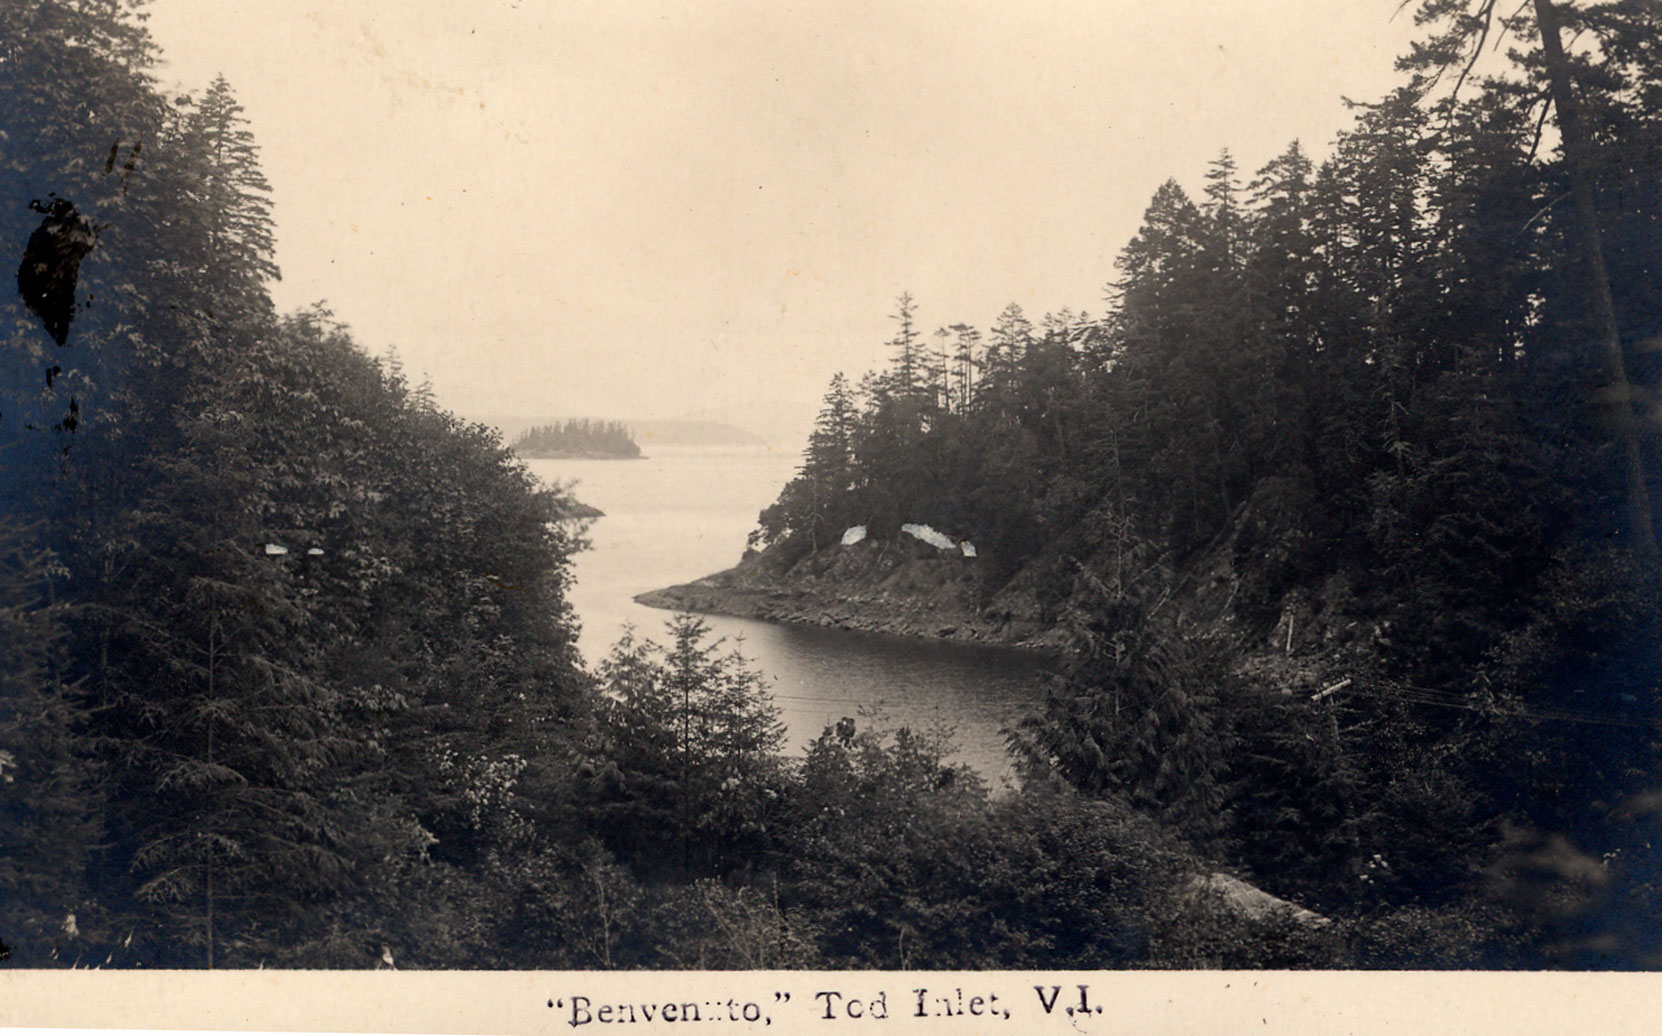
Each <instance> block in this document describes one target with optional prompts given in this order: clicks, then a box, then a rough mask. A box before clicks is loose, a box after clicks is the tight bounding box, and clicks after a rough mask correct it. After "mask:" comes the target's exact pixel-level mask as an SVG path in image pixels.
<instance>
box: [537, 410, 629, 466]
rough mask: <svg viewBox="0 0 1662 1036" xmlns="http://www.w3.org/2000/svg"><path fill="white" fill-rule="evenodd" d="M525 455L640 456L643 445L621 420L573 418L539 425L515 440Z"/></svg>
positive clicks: (621, 457) (624, 457) (623, 457)
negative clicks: (561, 422) (640, 444)
mask: <svg viewBox="0 0 1662 1036" xmlns="http://www.w3.org/2000/svg"><path fill="white" fill-rule="evenodd" d="M513 449H514V452H515V453H517V454H519V455H520V456H521V457H615V458H619V459H629V458H634V457H639V456H640V455H641V448H640V446H639V445H638V444H637V443H636V442H635V437H634V436H632V435H630V434H629V429H628V428H627V427H625V426H624V425H623V424H621V423H619V422H617V421H590V420H588V419H587V418H571V419H569V420H567V421H565V422H564V423H563V424H545V425H538V426H537V427H535V428H529V429H526V431H525V433H524V434H522V435H521V436H520V437H519V438H517V439H515V440H514V446H513Z"/></svg>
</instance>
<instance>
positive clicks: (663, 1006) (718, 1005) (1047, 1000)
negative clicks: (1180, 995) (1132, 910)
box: [548, 985, 1102, 1029]
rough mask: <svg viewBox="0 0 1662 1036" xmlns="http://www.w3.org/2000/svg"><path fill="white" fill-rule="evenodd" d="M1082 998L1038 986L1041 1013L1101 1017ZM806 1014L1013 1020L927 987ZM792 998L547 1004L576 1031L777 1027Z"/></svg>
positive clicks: (997, 1003)
mask: <svg viewBox="0 0 1662 1036" xmlns="http://www.w3.org/2000/svg"><path fill="white" fill-rule="evenodd" d="M1073 988H1074V989H1077V990H1078V995H1077V997H1074V996H1073V995H1072V994H1071V992H1070V995H1069V996H1068V997H1066V998H1064V996H1063V987H1062V986H1059V985H1053V986H1033V987H1032V989H1033V992H1034V994H1036V997H1037V1006H1038V1008H1039V1010H1040V1012H1041V1013H1042V1014H1045V1015H1060V1016H1066V1017H1068V1018H1078V1017H1080V1016H1085V1015H1093V1014H1101V1013H1102V1008H1101V1006H1099V1005H1096V1004H1093V1003H1091V996H1090V987H1089V986H1086V985H1079V986H1075V987H1073ZM798 1003H799V1004H801V1005H802V1007H801V1009H804V1010H809V1011H810V1012H811V1016H812V1017H814V1018H817V1019H819V1020H821V1021H886V1020H888V1019H889V1018H891V1017H908V1018H997V1019H1000V1020H1003V1021H1008V1020H1009V1019H1010V1017H1011V1008H1010V1004H1011V1000H1010V999H1009V998H1008V997H1005V996H1002V995H1000V994H999V993H995V992H990V991H989V992H977V991H970V992H965V991H964V989H963V988H962V987H954V988H953V989H950V990H944V989H930V988H927V987H922V988H914V989H911V990H908V991H907V992H906V993H905V994H903V995H898V996H896V997H895V998H894V1006H893V1010H894V1011H895V1012H897V1013H896V1014H892V1015H891V1013H890V1011H891V1007H890V998H889V991H888V990H886V989H880V990H877V991H875V992H869V993H861V994H855V993H847V992H844V991H842V990H838V989H822V990H819V991H818V992H816V993H814V994H813V995H812V997H811V998H810V999H809V1000H808V1001H798ZM790 1005H791V994H790V993H788V992H776V993H774V994H773V999H772V1002H771V1003H770V1004H768V1005H767V1007H764V1006H763V1004H761V1003H758V1002H756V1001H754V1000H739V999H736V998H730V999H726V1000H680V1001H672V1000H652V1001H632V1002H630V1001H625V1002H613V1001H607V1002H598V1001H596V1000H595V999H594V998H592V997H587V996H581V995H576V994H573V995H568V996H563V997H557V998H552V999H550V1000H549V1001H548V1007H549V1008H550V1009H551V1010H556V1011H559V1012H561V1016H562V1021H564V1022H565V1023H566V1024H567V1025H569V1026H571V1027H572V1028H574V1029H575V1028H577V1027H579V1026H583V1025H595V1024H599V1025H616V1024H632V1023H639V1022H751V1023H759V1024H761V1025H772V1024H773V1012H774V1011H775V1010H781V1009H785V1008H788V1007H790Z"/></svg>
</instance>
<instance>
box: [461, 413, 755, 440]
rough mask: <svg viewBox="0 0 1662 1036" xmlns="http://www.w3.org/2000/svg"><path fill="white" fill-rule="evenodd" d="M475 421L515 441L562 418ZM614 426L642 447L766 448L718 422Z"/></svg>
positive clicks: (643, 422) (486, 418) (644, 421)
mask: <svg viewBox="0 0 1662 1036" xmlns="http://www.w3.org/2000/svg"><path fill="white" fill-rule="evenodd" d="M476 420H479V421H481V422H483V423H484V424H488V425H491V426H492V427H494V428H496V429H497V430H499V431H500V432H501V433H502V437H503V439H505V440H507V441H508V442H514V441H516V440H517V439H519V437H520V436H522V435H524V434H525V433H526V432H528V431H530V430H531V429H533V428H538V427H542V426H545V425H559V424H563V423H565V421H566V420H567V419H566V418H563V417H503V416H498V415H490V416H483V417H478V418H476ZM616 423H618V424H621V425H623V427H625V428H627V429H628V430H629V434H630V435H632V436H633V437H634V439H635V441H636V442H638V443H640V444H641V445H642V446H643V447H652V446H765V445H767V442H766V440H764V439H762V438H761V437H760V436H758V435H754V434H752V433H751V432H747V431H745V430H744V429H743V428H739V427H737V426H736V425H730V424H724V423H723V422H720V421H691V420H647V419H640V420H634V419H622V420H618V421H616Z"/></svg>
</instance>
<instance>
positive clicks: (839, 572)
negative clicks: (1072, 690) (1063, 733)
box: [635, 541, 1062, 651]
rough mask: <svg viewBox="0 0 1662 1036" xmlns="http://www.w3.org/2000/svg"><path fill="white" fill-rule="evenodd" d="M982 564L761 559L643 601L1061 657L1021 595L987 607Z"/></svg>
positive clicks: (874, 550)
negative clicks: (982, 594) (982, 599)
mask: <svg viewBox="0 0 1662 1036" xmlns="http://www.w3.org/2000/svg"><path fill="white" fill-rule="evenodd" d="M979 588H980V579H979V566H978V564H977V562H976V559H974V558H964V557H955V556H951V555H945V554H944V553H942V552H936V551H934V550H932V549H929V548H923V549H921V550H918V549H906V548H901V547H897V546H896V545H894V544H873V543H871V542H870V541H867V542H864V543H859V544H854V545H852V546H840V545H839V546H833V547H829V548H825V549H823V550H821V551H818V552H816V553H812V554H809V555H808V556H807V557H805V558H803V559H801V560H799V561H797V562H796V563H795V564H792V565H789V566H781V565H780V564H779V562H778V559H777V558H770V557H768V555H766V554H752V555H749V556H747V557H746V558H745V560H743V561H741V562H740V563H739V564H738V565H736V566H734V567H733V568H730V569H727V570H726V571H724V572H717V573H715V574H713V575H708V576H705V577H703V578H702V579H695V580H693V581H692V582H690V583H681V584H679V585H677V586H669V587H664V588H663V589H659V590H650V591H647V592H646V593H643V594H638V595H636V597H635V601H636V602H637V603H639V604H643V605H646V606H647V607H649V608H663V609H666V610H673V611H690V612H698V613H703V614H710V615H731V616H735V617H737V618H744V619H760V620H763V621H767V622H782V623H789V624H793V625H801V626H821V627H826V628H831V629H845V630H858V631H862V632H867V633H885V634H890V635H896V636H905V637H921V638H928V639H933V640H947V641H961V642H966V643H980V644H994V645H1000V646H1005V647H1019V648H1030V649H1038V650H1046V651H1054V650H1057V649H1059V648H1060V647H1061V646H1062V635H1061V632H1060V631H1059V630H1057V629H1056V628H1054V626H1051V625H1047V624H1046V623H1044V622H1042V621H1041V617H1040V615H1039V609H1038V606H1037V603H1036V601H1034V600H1032V595H1031V594H1024V593H1022V592H1021V591H1020V590H1019V589H1017V590H1010V589H1007V590H1005V591H1002V592H1001V593H999V594H998V595H995V596H994V598H993V599H992V601H991V602H990V603H989V604H988V605H987V606H985V607H982V606H979V604H978V599H979V597H980V592H979Z"/></svg>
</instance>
